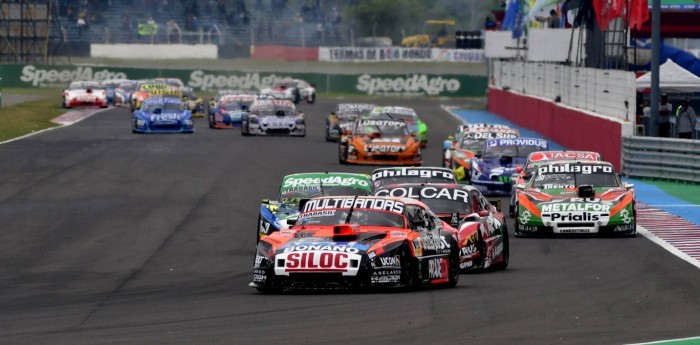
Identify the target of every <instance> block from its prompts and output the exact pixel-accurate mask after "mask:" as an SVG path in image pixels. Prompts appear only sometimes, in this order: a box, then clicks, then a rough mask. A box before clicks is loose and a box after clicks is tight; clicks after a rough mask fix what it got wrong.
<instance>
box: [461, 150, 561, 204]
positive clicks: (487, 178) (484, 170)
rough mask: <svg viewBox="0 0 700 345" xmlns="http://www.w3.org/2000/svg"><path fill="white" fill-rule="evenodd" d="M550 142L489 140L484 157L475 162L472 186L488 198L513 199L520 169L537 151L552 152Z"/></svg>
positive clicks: (472, 166) (477, 157)
mask: <svg viewBox="0 0 700 345" xmlns="http://www.w3.org/2000/svg"><path fill="white" fill-rule="evenodd" d="M548 150H549V142H548V141H547V140H544V139H537V138H510V139H503V138H499V139H487V140H486V142H485V143H484V149H483V150H482V152H481V154H480V155H479V154H477V156H476V157H475V158H473V159H472V160H471V163H470V165H471V169H470V170H471V175H470V181H469V182H470V183H471V184H472V185H473V186H474V187H476V188H477V189H478V190H479V191H480V192H481V193H482V194H484V195H489V196H492V195H502V196H510V192H511V189H512V184H511V182H510V180H511V177H512V175H513V174H515V173H516V168H517V167H518V166H520V167H522V166H523V164H525V160H527V156H528V155H529V154H530V153H532V152H535V151H548Z"/></svg>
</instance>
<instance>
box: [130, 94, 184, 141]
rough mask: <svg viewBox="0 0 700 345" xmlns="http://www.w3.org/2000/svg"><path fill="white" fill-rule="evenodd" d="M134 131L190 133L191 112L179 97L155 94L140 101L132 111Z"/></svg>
mask: <svg viewBox="0 0 700 345" xmlns="http://www.w3.org/2000/svg"><path fill="white" fill-rule="evenodd" d="M132 118H133V128H132V132H134V133H177V132H179V133H192V132H194V122H193V121H192V113H191V112H190V111H189V110H187V109H186V107H185V104H183V103H182V98H181V97H168V96H156V97H150V98H147V99H145V100H143V102H142V103H141V108H140V109H137V110H135V111H134V112H133V115H132Z"/></svg>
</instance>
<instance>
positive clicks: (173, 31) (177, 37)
mask: <svg viewBox="0 0 700 345" xmlns="http://www.w3.org/2000/svg"><path fill="white" fill-rule="evenodd" d="M166 32H167V37H168V43H172V42H175V41H177V43H182V30H180V26H179V25H177V22H175V21H174V20H172V19H171V20H168V23H167V26H166Z"/></svg>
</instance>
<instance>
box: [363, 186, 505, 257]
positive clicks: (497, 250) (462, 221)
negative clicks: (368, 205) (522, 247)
mask: <svg viewBox="0 0 700 345" xmlns="http://www.w3.org/2000/svg"><path fill="white" fill-rule="evenodd" d="M374 195H376V196H391V197H401V198H412V199H417V200H420V201H421V202H423V203H425V204H426V205H428V207H430V209H431V210H432V211H433V212H434V213H435V215H437V216H438V218H440V219H441V220H442V221H444V222H446V223H448V224H450V225H451V226H452V227H453V228H455V229H457V233H458V236H457V238H458V240H459V245H460V251H459V256H460V261H459V267H460V268H461V269H462V270H475V269H476V270H479V269H499V270H500V269H505V268H506V267H508V261H509V258H510V247H509V242H508V228H507V226H506V221H505V218H504V217H503V215H502V214H501V213H500V212H498V210H497V209H496V207H495V206H493V205H491V204H490V203H489V202H488V201H487V200H486V198H484V196H483V195H481V193H480V192H479V191H478V190H477V189H476V188H474V187H472V186H468V185H462V184H456V183H453V184H424V183H407V184H394V185H389V186H384V187H381V188H379V189H378V190H376V191H375V192H374Z"/></svg>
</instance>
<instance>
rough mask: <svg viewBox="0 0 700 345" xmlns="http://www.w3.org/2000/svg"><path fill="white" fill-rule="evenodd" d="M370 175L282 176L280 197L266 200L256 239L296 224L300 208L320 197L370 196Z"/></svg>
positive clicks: (319, 173) (307, 174)
mask: <svg viewBox="0 0 700 345" xmlns="http://www.w3.org/2000/svg"><path fill="white" fill-rule="evenodd" d="M371 192H372V186H371V183H370V176H369V175H366V174H353V173H344V172H325V173H324V172H314V173H300V174H292V175H287V176H285V177H283V178H282V185H281V186H280V192H279V197H278V199H277V200H270V199H263V201H262V204H261V205H260V215H259V216H258V227H257V228H258V229H257V240H258V241H259V240H260V238H262V237H265V236H267V235H269V234H271V233H273V232H275V231H280V230H284V229H287V228H289V227H291V226H292V225H294V223H295V222H296V221H297V218H298V217H299V208H300V206H303V205H302V204H303V203H305V202H306V201H308V200H309V199H311V198H313V197H317V196H336V195H370V194H371Z"/></svg>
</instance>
